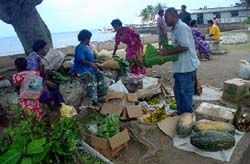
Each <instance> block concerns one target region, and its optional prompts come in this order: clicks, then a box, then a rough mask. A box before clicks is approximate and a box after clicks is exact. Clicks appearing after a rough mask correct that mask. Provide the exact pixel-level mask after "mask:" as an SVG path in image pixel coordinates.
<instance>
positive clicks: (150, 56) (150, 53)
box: [143, 44, 179, 67]
mask: <svg viewBox="0 0 250 164" xmlns="http://www.w3.org/2000/svg"><path fill="white" fill-rule="evenodd" d="M163 48H165V49H171V48H173V46H172V45H164V46H163ZM178 58H179V54H173V55H167V56H161V55H159V54H158V52H157V49H156V48H155V47H154V46H153V45H151V44H148V45H147V47H146V50H145V54H144V58H143V65H144V66H145V67H152V66H153V65H162V64H164V63H166V62H169V61H177V60H178Z"/></svg>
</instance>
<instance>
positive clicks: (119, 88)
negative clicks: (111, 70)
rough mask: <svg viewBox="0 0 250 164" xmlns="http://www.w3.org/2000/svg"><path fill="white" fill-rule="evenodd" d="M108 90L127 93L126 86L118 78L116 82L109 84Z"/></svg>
mask: <svg viewBox="0 0 250 164" xmlns="http://www.w3.org/2000/svg"><path fill="white" fill-rule="evenodd" d="M109 91H113V92H122V93H128V90H127V88H126V87H125V86H124V84H123V83H122V81H121V80H119V81H118V82H117V83H115V84H112V85H111V86H109Z"/></svg>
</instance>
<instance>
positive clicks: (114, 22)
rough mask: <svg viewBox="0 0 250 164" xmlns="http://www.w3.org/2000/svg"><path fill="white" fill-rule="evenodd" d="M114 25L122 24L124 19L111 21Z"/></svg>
mask: <svg viewBox="0 0 250 164" xmlns="http://www.w3.org/2000/svg"><path fill="white" fill-rule="evenodd" d="M111 25H112V26H115V25H118V26H122V21H121V20H120V19H114V20H112V22H111Z"/></svg>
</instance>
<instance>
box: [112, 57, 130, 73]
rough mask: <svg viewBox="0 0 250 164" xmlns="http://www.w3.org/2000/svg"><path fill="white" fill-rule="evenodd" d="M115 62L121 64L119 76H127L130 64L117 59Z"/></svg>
mask: <svg viewBox="0 0 250 164" xmlns="http://www.w3.org/2000/svg"><path fill="white" fill-rule="evenodd" d="M115 60H116V61H117V62H118V63H119V66H120V70H119V72H118V73H119V76H126V75H127V73H128V71H129V62H128V61H126V60H124V59H122V58H115Z"/></svg>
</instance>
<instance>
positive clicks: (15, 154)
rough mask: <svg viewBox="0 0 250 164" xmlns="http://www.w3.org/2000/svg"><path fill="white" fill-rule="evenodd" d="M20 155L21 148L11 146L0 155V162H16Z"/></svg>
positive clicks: (11, 163) (4, 163) (7, 163)
mask: <svg viewBox="0 0 250 164" xmlns="http://www.w3.org/2000/svg"><path fill="white" fill-rule="evenodd" d="M21 155H22V149H20V148H17V147H16V148H13V149H10V150H8V151H7V152H6V153H4V154H3V155H2V156H0V163H1V164H16V163H17V162H18V161H19V159H20V158H21Z"/></svg>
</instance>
